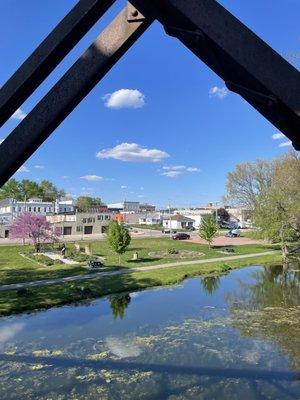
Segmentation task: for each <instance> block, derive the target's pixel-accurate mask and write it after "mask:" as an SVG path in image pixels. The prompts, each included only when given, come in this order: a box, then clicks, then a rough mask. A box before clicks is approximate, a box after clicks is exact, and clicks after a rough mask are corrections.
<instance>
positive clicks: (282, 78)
mask: <svg viewBox="0 0 300 400" xmlns="http://www.w3.org/2000/svg"><path fill="white" fill-rule="evenodd" d="M132 3H133V4H134V5H136V7H139V8H140V9H141V11H142V12H144V13H145V14H146V15H148V14H149V15H152V16H153V17H155V18H156V19H158V20H159V21H160V22H161V23H162V24H163V25H164V27H165V30H166V32H167V33H168V34H170V35H172V36H175V37H176V38H178V39H179V40H180V41H181V42H182V43H183V44H184V45H185V46H187V47H188V48H189V49H190V50H191V51H192V52H193V53H194V54H195V55H196V56H197V57H199V58H200V59H201V60H202V61H204V62H205V63H206V64H207V65H208V66H209V67H210V68H211V69H212V70H213V71H214V72H216V73H217V74H218V75H219V76H220V77H221V78H222V79H224V81H225V84H226V85H227V87H228V88H229V89H230V90H232V91H234V92H236V93H238V94H240V95H241V96H242V97H243V98H244V99H245V100H246V101H247V102H248V103H250V104H251V105H252V106H253V107H254V108H256V109H257V110H258V111H259V112H260V113H261V114H262V115H264V116H265V117H266V118H267V119H268V120H269V121H270V122H271V123H272V124H273V125H275V126H276V127H277V128H278V129H279V130H280V131H281V132H282V133H284V134H285V135H286V136H287V137H288V138H289V139H290V140H291V141H292V143H293V146H294V147H295V149H297V150H300V72H299V71H297V69H296V68H294V67H293V66H292V65H290V64H289V63H288V62H287V61H286V60H284V59H283V58H282V57H281V56H280V55H279V54H278V53H276V52H275V51H274V50H273V49H272V48H271V47H270V46H268V45H267V44H266V43H265V42H264V41H263V40H261V39H260V38H259V37H258V36H257V35H255V34H254V33H253V32H252V31H251V30H250V29H248V28H247V27H246V26H245V25H244V24H242V23H241V22H240V21H239V20H238V19H237V18H235V17H234V16H233V15H232V14H231V13H230V12H229V11H227V10H226V9H225V8H224V7H223V6H221V5H220V4H219V3H218V2H217V1H216V0H132ZM249 139H251V138H249Z"/></svg>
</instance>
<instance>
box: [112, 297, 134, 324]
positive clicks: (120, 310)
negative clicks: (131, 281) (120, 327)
mask: <svg viewBox="0 0 300 400" xmlns="http://www.w3.org/2000/svg"><path fill="white" fill-rule="evenodd" d="M130 301H131V297H130V295H129V294H128V293H127V294H116V295H113V296H110V297H109V305H110V309H111V312H112V315H113V316H114V318H115V319H117V318H118V317H119V318H121V319H123V318H124V316H125V310H126V308H127V307H128V306H129V303H130Z"/></svg>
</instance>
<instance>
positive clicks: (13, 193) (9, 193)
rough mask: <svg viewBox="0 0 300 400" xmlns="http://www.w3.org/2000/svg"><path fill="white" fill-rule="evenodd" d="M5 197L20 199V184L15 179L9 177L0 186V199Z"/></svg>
mask: <svg viewBox="0 0 300 400" xmlns="http://www.w3.org/2000/svg"><path fill="white" fill-rule="evenodd" d="M7 198H14V199H17V200H20V184H19V182H18V181H17V180H16V179H10V180H9V181H8V182H7V183H6V184H5V185H3V186H2V187H1V188H0V200H3V199H7Z"/></svg>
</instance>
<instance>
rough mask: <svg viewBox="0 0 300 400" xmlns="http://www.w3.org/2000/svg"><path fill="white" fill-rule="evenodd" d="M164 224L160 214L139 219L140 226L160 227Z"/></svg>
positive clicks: (147, 215)
mask: <svg viewBox="0 0 300 400" xmlns="http://www.w3.org/2000/svg"><path fill="white" fill-rule="evenodd" d="M160 224H162V216H161V214H159V213H156V214H146V215H143V216H141V217H140V218H139V225H160Z"/></svg>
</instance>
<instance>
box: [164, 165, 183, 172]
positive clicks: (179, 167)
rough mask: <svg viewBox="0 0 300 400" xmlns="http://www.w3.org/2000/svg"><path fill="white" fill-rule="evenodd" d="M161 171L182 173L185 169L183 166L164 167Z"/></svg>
mask: <svg viewBox="0 0 300 400" xmlns="http://www.w3.org/2000/svg"><path fill="white" fill-rule="evenodd" d="M163 169H164V170H165V171H182V170H184V169H186V167H185V165H173V166H164V167H163Z"/></svg>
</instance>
